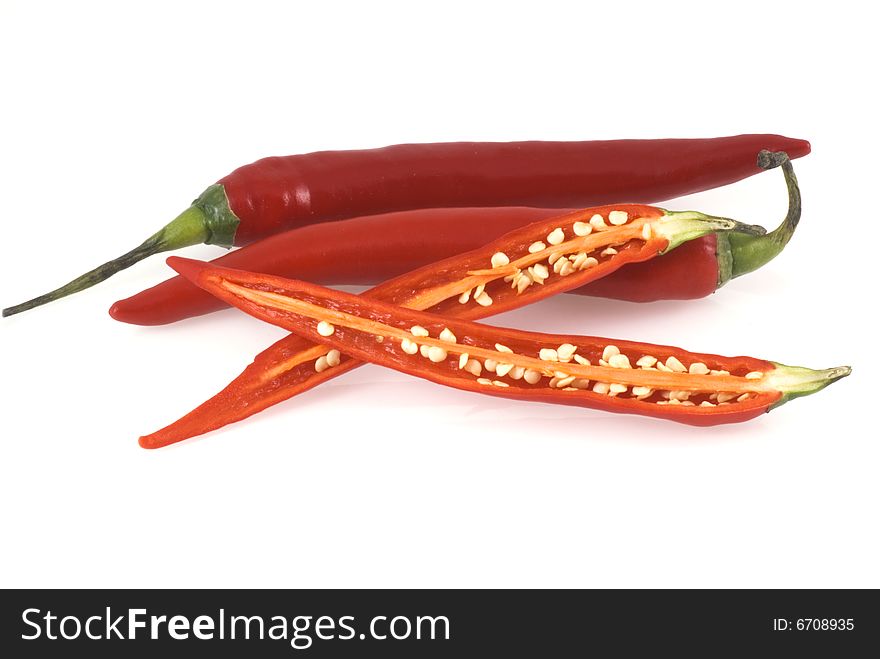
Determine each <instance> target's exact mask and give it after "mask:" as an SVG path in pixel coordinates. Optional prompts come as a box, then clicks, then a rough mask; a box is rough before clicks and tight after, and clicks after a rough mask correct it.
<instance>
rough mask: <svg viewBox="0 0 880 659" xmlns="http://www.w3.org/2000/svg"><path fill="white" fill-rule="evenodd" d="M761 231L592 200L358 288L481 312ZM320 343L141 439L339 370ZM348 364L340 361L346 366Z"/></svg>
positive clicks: (222, 418)
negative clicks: (314, 364) (326, 365)
mask: <svg viewBox="0 0 880 659" xmlns="http://www.w3.org/2000/svg"><path fill="white" fill-rule="evenodd" d="M733 231H736V232H738V233H745V234H751V235H754V236H758V237H763V235H764V234H765V230H764V229H763V228H762V227H756V226H751V225H747V224H743V223H741V222H736V221H734V220H730V219H727V218H720V217H714V216H709V215H705V214H703V213H698V212H695V211H684V212H674V211H666V210H663V209H660V208H656V207H653V206H643V205H638V204H622V205H613V206H600V207H597V208H591V209H586V210H581V211H576V212H572V213H567V214H565V215H562V216H559V217H554V218H549V219H545V220H541V221H539V222H536V223H534V224H530V225H528V226H525V227H521V228H519V229H516V230H514V231H512V232H510V233H507V234H505V235H504V236H502V237H500V238H498V239H497V240H494V241H492V242H491V243H489V244H488V245H485V246H483V247H482V248H480V249H477V250H472V251H470V252H466V253H464V254H460V255H458V256H455V257H451V258H448V259H444V260H442V261H439V262H437V263H433V264H430V265H427V266H424V267H422V268H419V269H417V270H414V271H413V272H411V273H409V274H406V275H402V276H400V277H397V278H395V279H393V280H391V281H388V282H385V283H384V284H382V285H380V286H378V287H376V288H374V289H372V290H371V291H368V292H367V293H365V295H368V296H371V297H378V298H381V299H382V300H384V301H386V302H389V303H391V304H395V305H401V306H407V307H410V308H417V309H427V310H430V311H432V312H434V313H438V314H441V315H444V316H450V317H457V318H467V319H474V318H484V317H486V316H489V315H492V314H495V313H501V312H503V311H508V310H510V309H514V308H518V307H521V306H524V305H526V304H531V303H533V302H537V301H538V300H541V299H543V298H546V297H549V296H551V295H555V294H557V293H564V292H566V291H569V290H572V289H574V288H578V287H580V286H583V285H585V284H587V283H589V282H591V281H597V280H599V279H600V278H602V277H605V276H606V275H608V274H610V273H611V272H615V271H617V270H618V269H619V268H621V267H622V266H624V265H626V264H628V263H635V262H639V261H645V260H647V259H650V258H652V257H654V256H656V255H658V254H662V253H665V252H668V251H670V250H672V249H674V248H675V247H676V246H678V245H680V244H682V243H683V242H684V241H686V240H689V239H693V238H696V237H698V236H701V235H705V234H709V233H716V232H733ZM326 352H327V348H325V347H322V346H316V345H312V344H309V343H307V342H304V341H303V340H302V339H299V338H298V337H289V338H287V339H283V340H282V341H280V342H279V343H278V344H276V346H273V347H272V348H270V349H269V350H267V351H265V352H264V353H263V354H261V355H260V356H259V357H258V358H257V360H256V361H255V363H254V365H252V366H251V367H250V368H249V369H248V371H247V372H246V373H245V374H243V377H240V378H238V379H237V380H236V381H235V382H233V383H232V384H231V385H230V386H229V387H227V388H226V389H225V390H224V391H223V392H221V394H219V395H218V396H215V397H214V398H212V399H211V400H210V401H208V402H207V403H206V404H205V405H202V406H200V407H199V408H197V409H196V410H194V411H193V412H191V413H190V414H187V415H186V416H185V417H183V418H182V419H180V420H179V421H178V422H175V423H173V424H171V425H170V426H167V427H165V428H163V429H161V430H159V431H157V432H155V433H153V434H152V435H149V436H147V437H143V438H141V444H142V445H144V446H150V447H159V446H165V445H167V444H171V443H174V442H178V441H181V440H183V439H187V438H188V437H193V436H195V435H199V434H203V433H205V432H208V431H209V430H214V429H216V428H219V427H221V426H223V425H226V424H227V423H232V422H233V421H238V420H240V419H242V418H245V417H247V416H250V415H251V414H254V413H256V412H259V411H261V410H263V409H266V408H267V407H269V406H271V405H274V404H275V403H279V402H281V401H282V400H285V399H287V398H290V397H291V396H294V395H296V394H298V393H301V392H303V391H305V390H307V389H310V388H312V387H314V386H316V385H317V384H320V383H321V382H322V381H324V380H325V379H329V378H330V377H333V376H334V375H335V374H339V373H342V372H343V369H334V371H333V372H332V373H330V372H327V373H326V374H324V373H316V371H315V370H314V369H312V368H310V367H309V366H308V364H309V362H310V361H314V360H315V359H317V358H318V357H320V356H322V355H323V354H325V353H326ZM355 366H357V363H350V364H349V365H348V366H347V368H354V367H355Z"/></svg>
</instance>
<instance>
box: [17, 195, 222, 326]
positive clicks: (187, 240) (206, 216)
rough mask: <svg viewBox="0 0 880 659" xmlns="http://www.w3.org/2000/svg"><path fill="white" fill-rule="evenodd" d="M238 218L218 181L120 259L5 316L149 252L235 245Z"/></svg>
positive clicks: (102, 277)
mask: <svg viewBox="0 0 880 659" xmlns="http://www.w3.org/2000/svg"><path fill="white" fill-rule="evenodd" d="M238 222H239V220H238V218H237V217H236V216H235V214H234V213H233V212H232V210H231V209H230V207H229V201H228V199H227V198H226V191H225V190H224V189H223V186H222V185H219V184H216V185H212V186H211V187H209V188H208V189H207V190H205V192H204V193H202V195H201V196H200V197H199V198H198V199H196V200H195V201H194V202H193V203H192V206H190V207H189V208H187V209H186V210H185V211H183V212H182V213H181V214H180V215H178V216H177V217H176V218H175V219H174V220H172V221H171V222H169V223H168V224H167V225H165V226H164V227H163V228H162V229H160V230H159V231H157V232H156V233H155V234H153V235H152V236H150V237H149V238H147V239H146V240H145V241H144V242H143V243H142V244H141V245H139V246H138V247H136V248H134V249H133V250H131V251H130V252H128V253H126V254H123V255H122V256H120V257H119V258H117V259H113V260H112V261H108V262H107V263H105V264H104V265H101V266H98V267H97V268H95V269H94V270H91V271H90V272H87V273H86V274H84V275H81V276H79V277H77V278H76V279H74V280H73V281H71V282H68V283H67V284H65V285H64V286H61V287H60V288H56V289H55V290H54V291H51V292H50V293H46V294H45V295H40V296H39V297H35V298H34V299H32V300H28V301H27V302H22V303H21V304H17V305H15V306H12V307H7V308H6V309H4V310H3V317H4V318H5V317H6V316H12V315H14V314H17V313H21V312H22V311H27V310H28V309H33V308H34V307H39V306H42V305H44V304H47V303H49V302H53V301H55V300H58V299H60V298H62V297H66V296H68V295H71V294H73V293H78V292H79V291H83V290H85V289H87V288H91V287H92V286H94V285H95V284H98V283H100V282H102V281H104V280H105V279H108V278H109V277H111V276H113V275H115V274H116V273H117V272H119V271H120V270H125V269H126V268H128V267H131V266H132V265H134V264H135V263H137V262H138V261H141V260H143V259H145V258H147V257H148V256H153V255H154V254H160V253H161V252H167V251H169V250H172V249H179V248H181V247H189V246H190V245H198V244H200V243H208V244H212V245H222V246H224V247H231V246H232V241H233V239H234V237H235V230H236V229H237V228H238Z"/></svg>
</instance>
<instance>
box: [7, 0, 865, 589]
mask: <svg viewBox="0 0 880 659" xmlns="http://www.w3.org/2000/svg"><path fill="white" fill-rule="evenodd" d="M611 4H614V3H611ZM616 6H619V7H622V9H611V8H609V7H608V6H606V5H604V4H603V5H598V4H597V5H596V6H588V5H587V3H577V4H572V5H558V4H555V3H552V2H542V3H540V4H523V5H517V4H512V3H509V2H507V3H503V4H499V5H478V4H477V3H472V2H469V3H454V2H446V3H443V5H442V6H440V5H437V6H435V7H433V8H432V9H428V8H424V7H422V5H420V4H417V3H400V4H375V3H351V4H337V3H331V2H324V3H308V4H307V3H277V4H271V3H261V2H248V3H219V2H210V3H209V2H205V3H180V2H172V3H156V2H152V3H149V4H144V5H143V7H142V8H140V9H137V8H132V7H131V6H130V5H129V3H114V2H106V3H98V2H76V3H66V2H57V3H48V2H12V3H10V2H8V1H7V0H4V1H3V2H2V3H0V7H2V9H0V62H2V68H0V84H2V97H3V100H2V103H0V120H2V121H0V138H2V139H0V142H2V146H0V149H2V154H0V181H2V183H0V187H2V201H3V211H2V216H3V217H2V221H3V241H2V254H3V258H2V260H0V268H2V271H0V286H2V289H0V304H2V305H3V306H7V305H10V304H13V303H17V302H19V301H21V300H22V299H25V298H29V297H32V296H33V295H36V294H38V293H42V292H44V291H45V290H48V289H51V288H54V287H55V286H57V285H58V284H60V283H63V282H64V281H67V280H68V279H70V278H71V277H73V276H74V275H77V274H79V273H80V272H83V271H85V270H87V269H89V268H91V267H93V266H95V265H97V264H98V263H100V262H103V261H104V260H106V259H107V258H110V257H113V256H116V255H118V254H120V253H122V252H123V251H126V250H127V249H129V248H130V247H133V246H134V245H136V244H138V243H139V242H140V241H141V240H142V239H144V238H145V237H146V236H147V235H149V234H151V233H152V232H153V231H154V230H156V229H157V228H159V227H160V226H162V225H163V224H165V222H167V221H168V220H169V219H171V218H172V217H173V216H175V215H176V214H177V213H178V212H179V211H180V210H182V209H183V208H184V207H185V206H186V205H187V204H188V203H189V201H190V200H191V199H193V198H194V197H195V196H196V195H197V194H198V193H200V192H201V191H202V189H203V188H204V187H206V186H207V185H208V184H210V183H212V182H213V181H215V180H216V179H218V178H219V177H221V176H223V175H225V174H226V173H228V172H229V171H231V170H232V169H234V168H235V167H237V166H239V165H241V164H244V163H247V162H250V161H252V160H255V159H257V158H259V157H262V156H267V155H284V154H292V153H303V152H308V151H312V150H318V149H332V148H361V147H373V146H384V145H386V144H394V143H401V142H410V141H414V142H431V141H445V140H518V139H547V140H552V139H597V138H615V137H690V136H694V137H696V136H714V135H730V134H737V133H744V132H778V133H782V134H787V135H791V136H795V137H803V138H807V139H809V140H810V141H811V142H812V144H813V154H812V155H810V156H809V157H808V158H806V159H803V160H799V161H797V162H796V167H795V168H796V171H797V173H798V176H799V178H800V181H801V185H802V188H803V195H804V216H803V221H802V224H801V228H800V229H799V231H798V233H797V235H796V236H795V238H794V240H793V241H792V244H791V245H790V246H789V249H788V250H787V251H786V252H785V253H784V254H783V256H781V257H780V258H779V259H777V260H776V261H774V262H773V263H772V264H770V265H769V266H767V267H766V268H764V269H763V270H761V271H759V272H757V273H754V274H752V275H751V276H749V277H746V278H743V279H740V280H737V281H735V282H733V283H731V284H730V285H729V286H727V287H726V288H724V289H722V290H721V291H719V292H718V293H717V294H716V295H713V296H711V297H709V298H707V299H704V300H700V301H692V302H665V303H656V304H651V305H641V306H640V305H634V304H627V303H622V302H612V301H601V300H589V299H584V298H580V297H570V296H563V297H560V298H558V299H552V300H549V301H546V302H543V303H541V304H540V305H537V306H535V307H533V308H530V309H525V310H521V311H517V312H514V313H509V314H506V315H505V316H503V317H499V318H498V319H497V320H493V322H498V323H502V322H503V324H506V325H514V326H518V327H522V328H529V329H536V330H543V331H560V332H580V333H592V334H598V335H605V336H611V337H621V338H631V339H641V340H647V341H654V342H662V343H672V344H678V345H681V346H683V347H687V348H690V349H693V350H697V351H710V352H719V353H721V354H751V355H754V356H758V357H764V358H769V359H774V360H777V361H781V362H784V363H793V364H801V365H807V366H813V367H817V368H818V367H828V366H834V365H839V364H852V365H853V367H854V369H855V371H854V374H853V376H852V377H850V378H849V379H847V380H844V381H842V382H840V383H838V384H836V385H835V386H833V387H831V388H830V389H827V390H826V391H824V392H822V393H820V394H818V395H815V396H813V397H811V398H809V399H803V400H798V401H795V402H793V403H791V404H789V405H786V406H785V407H783V408H781V409H779V410H776V411H774V412H773V413H772V414H769V415H765V416H764V417H762V418H760V419H757V420H755V421H752V422H750V423H745V424H741V425H738V426H727V427H718V428H712V429H695V428H689V427H683V426H679V425H676V424H670V423H664V422H661V421H654V420H647V419H639V418H624V417H618V416H614V415H610V414H607V413H601V412H596V411H590V410H581V409H577V408H568V407H558V408H556V407H553V406H547V405H538V404H522V403H514V402H507V401H502V400H499V399H493V398H488V397H475V396H474V395H471V394H466V393H463V392H456V391H452V390H445V389H441V388H438V387H436V386H434V385H432V384H429V383H426V382H423V381H417V380H412V379H408V378H407V377H405V376H403V375H400V374H396V373H392V372H387V371H384V370H381V369H378V368H375V367H369V368H363V369H360V370H358V371H356V372H354V373H352V374H350V375H346V376H345V377H343V378H340V379H338V380H334V381H333V382H332V383H330V384H328V385H326V386H323V387H321V388H319V389H317V390H314V391H312V392H311V393H309V394H307V395H303V396H301V397H299V398H298V399H295V400H293V401H289V402H288V403H286V404H283V405H279V406H277V407H276V408H274V409H272V410H271V411H269V412H267V413H263V414H261V415H259V416H258V417H255V418H253V419H251V420H248V421H246V422H244V423H239V424H236V425H234V426H231V427H228V428H225V429H223V430H222V431H220V432H215V433H213V434H211V435H209V436H206V437H205V438H203V439H200V440H197V441H189V442H186V443H184V444H181V445H177V446H174V447H172V448H168V449H164V450H160V451H152V452H150V451H145V450H142V449H140V448H138V445H137V442H136V439H137V437H138V435H140V434H144V433H146V432H150V431H152V430H155V429H157V428H158V427H160V426H162V425H165V424H166V423H168V422H170V421H172V420H174V419H175V418H177V416H179V415H181V414H182V413H184V412H186V411H188V410H189V409H191V408H192V407H193V406H195V405H196V404H198V403H199V402H201V401H202V400H203V399H205V398H206V397H208V396H209V395H211V394H213V393H215V392H216V391H217V390H218V389H219V388H221V387H222V386H223V385H224V384H225V383H226V382H227V381H228V380H229V379H230V378H232V377H233V376H234V375H237V374H238V373H239V372H240V371H241V369H242V368H243V367H244V366H245V365H246V364H247V363H249V361H250V359H251V357H252V356H253V355H254V354H256V353H257V352H258V351H260V350H261V349H263V348H264V347H266V346H267V345H269V344H270V343H271V342H273V341H274V340H275V339H277V338H279V337H280V336H282V335H283V333H282V332H281V331H280V330H278V329H277V328H274V327H270V326H266V325H263V324H261V323H259V322H257V321H255V320H253V319H251V318H249V317H246V316H244V315H240V314H238V313H237V312H224V313H222V314H217V315H214V316H209V317H206V318H202V319H197V320H193V321H188V322H185V323H181V324H179V325H176V326H168V327H162V328H141V327H133V326H127V325H123V324H120V323H116V322H114V321H112V320H111V319H110V318H109V317H108V316H107V314H106V310H107V308H108V307H109V306H110V304H111V303H112V302H113V301H114V300H116V299H118V298H121V297H126V296H128V295H130V294H132V293H134V292H136V291H137V290H139V289H141V288H142V287H145V286H148V285H152V284H153V283H155V282H157V281H159V280H161V279H164V278H165V277H166V276H167V275H168V274H169V270H168V269H167V268H166V266H165V265H164V262H163V259H162V258H160V257H159V258H153V259H152V260H150V261H149V262H145V263H142V264H139V265H138V266H136V267H134V268H132V269H131V270H129V271H126V272H125V273H123V274H120V275H118V276H116V277H114V278H113V279H111V280H110V281H108V282H107V283H105V284H103V285H101V286H98V287H96V288H94V289H91V290H89V291H87V292H85V293H82V294H80V295H77V296H76V297H73V298H68V299H67V300H64V301H62V302H58V303H55V304H53V305H51V306H48V307H44V308H42V309H40V310H36V311H33V312H30V313H27V314H22V315H20V316H16V317H13V318H7V319H4V320H3V321H2V323H0V336H2V338H0V350H2V380H0V386H2V396H0V400H2V405H3V407H2V431H0V432H2V438H3V439H2V443H0V528H2V535H3V540H2V543H0V584H2V585H3V586H22V587H24V586H28V587H36V586H96V587H97V586H116V587H135V586H142V587H152V586H182V587H195V586H216V587H221V586H230V587H239V586H242V587H243V586H252V587H267V586H278V587H281V586H284V587H334V586H388V587H397V586H402V587H429V586H441V587H446V586H480V587H482V586H503V587H513V586H548V587H551V586H552V587H574V586H578V587H631V586H649V587H654V586H674V587H685V586H695V587H703V586H730V587H744V586H756V587H784V586H788V587H807V586H820V587H831V586H835V587H864V586H873V587H878V586H880V570H878V562H877V560H876V559H877V556H878V542H877V540H878V531H877V501H878V485H877V465H878V459H880V444H878V441H877V432H876V428H875V425H876V424H875V419H876V414H877V402H876V399H874V397H873V394H874V393H876V391H877V384H876V376H875V374H876V373H877V368H878V363H877V327H876V323H875V322H874V320H873V316H872V314H873V313H874V309H875V308H876V302H877V293H876V285H875V277H874V274H875V272H876V267H877V265H876V256H874V255H873V252H874V251H875V250H876V244H877V243H876V241H877V222H878V219H877V217H876V210H875V208H876V195H877V187H876V180H877V177H876V171H877V159H876V156H875V155H874V153H875V152H876V149H877V142H876V111H877V107H876V103H875V102H873V100H872V99H871V98H870V95H869V92H868V90H869V89H870V87H872V86H874V84H873V82H872V81H875V80H876V75H875V74H876V70H875V66H874V65H875V64H876V49H875V47H874V44H875V35H874V34H873V32H872V25H871V21H869V20H867V18H866V17H864V16H861V17H860V16H859V15H858V11H859V7H861V6H862V5H861V4H859V3H846V2H838V3H835V5H834V7H833V10H829V9H828V8H825V7H823V8H822V9H814V8H813V6H812V5H811V4H808V3H768V2H761V3H746V2H740V3H737V5H736V6H735V7H732V6H731V7H726V8H725V9H724V10H723V11H722V10H720V9H715V8H714V7H715V6H714V5H713V4H712V3H694V4H684V3H669V2H664V3H644V4H641V3H639V5H638V6H637V5H636V4H635V3H617V5H616ZM622 201H624V200H622ZM665 205H666V206H667V207H670V208H676V209H688V208H698V209H701V210H705V211H707V212H712V213H717V214H721V215H727V216H731V217H737V218H739V219H742V220H744V221H748V222H755V223H762V224H766V225H767V226H775V223H776V222H778V220H779V219H781V217H782V216H783V214H784V212H785V206H786V197H785V191H784V186H783V183H782V176H781V174H780V173H779V172H778V171H777V172H772V173H768V174H764V175H761V176H757V177H754V178H752V179H750V180H747V181H745V182H742V183H739V184H736V185H734V186H730V187H727V188H724V189H719V190H715V191H711V192H707V193H703V194H700V195H695V196H693V197H689V198H685V199H680V200H676V201H673V202H668V203H667V204H665ZM221 252H222V250H220V249H219V248H216V247H204V246H203V247H198V248H190V249H189V250H186V251H185V253H186V254H187V255H190V256H195V257H205V258H209V257H213V256H215V255H218V254H220V253H221Z"/></svg>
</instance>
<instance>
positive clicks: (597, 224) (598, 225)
mask: <svg viewBox="0 0 880 659" xmlns="http://www.w3.org/2000/svg"><path fill="white" fill-rule="evenodd" d="M590 226H591V227H593V228H594V229H596V231H601V230H602V229H607V228H608V225H607V224H605V218H603V217H602V216H601V215H599V214H598V213H596V214H595V215H593V217H591V218H590Z"/></svg>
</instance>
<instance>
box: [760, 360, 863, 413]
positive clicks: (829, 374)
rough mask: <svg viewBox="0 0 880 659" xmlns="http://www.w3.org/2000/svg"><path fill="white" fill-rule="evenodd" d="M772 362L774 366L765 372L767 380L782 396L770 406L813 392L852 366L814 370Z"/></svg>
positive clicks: (834, 379) (840, 375)
mask: <svg viewBox="0 0 880 659" xmlns="http://www.w3.org/2000/svg"><path fill="white" fill-rule="evenodd" d="M773 364H774V365H775V366H776V368H775V369H774V370H772V371H771V372H770V373H768V374H767V382H768V383H769V384H770V385H771V386H773V388H774V389H777V390H779V391H780V392H782V398H780V399H779V400H778V401H777V402H776V403H774V404H773V406H772V407H779V406H780V405H783V404H785V403H787V402H788V401H790V400H792V399H794V398H800V397H801V396H809V395H810V394H814V393H816V392H817V391H821V390H822V389H824V388H825V387H827V386H828V385H829V384H832V383H833V382H837V381H838V380H840V379H841V378H845V377H846V376H847V375H849V374H850V373H852V368H850V367H849V366H838V367H836V368H826V369H824V370H821V371H816V370H813V369H811V368H803V367H802V366H786V365H785V364H778V363H776V362H773Z"/></svg>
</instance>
